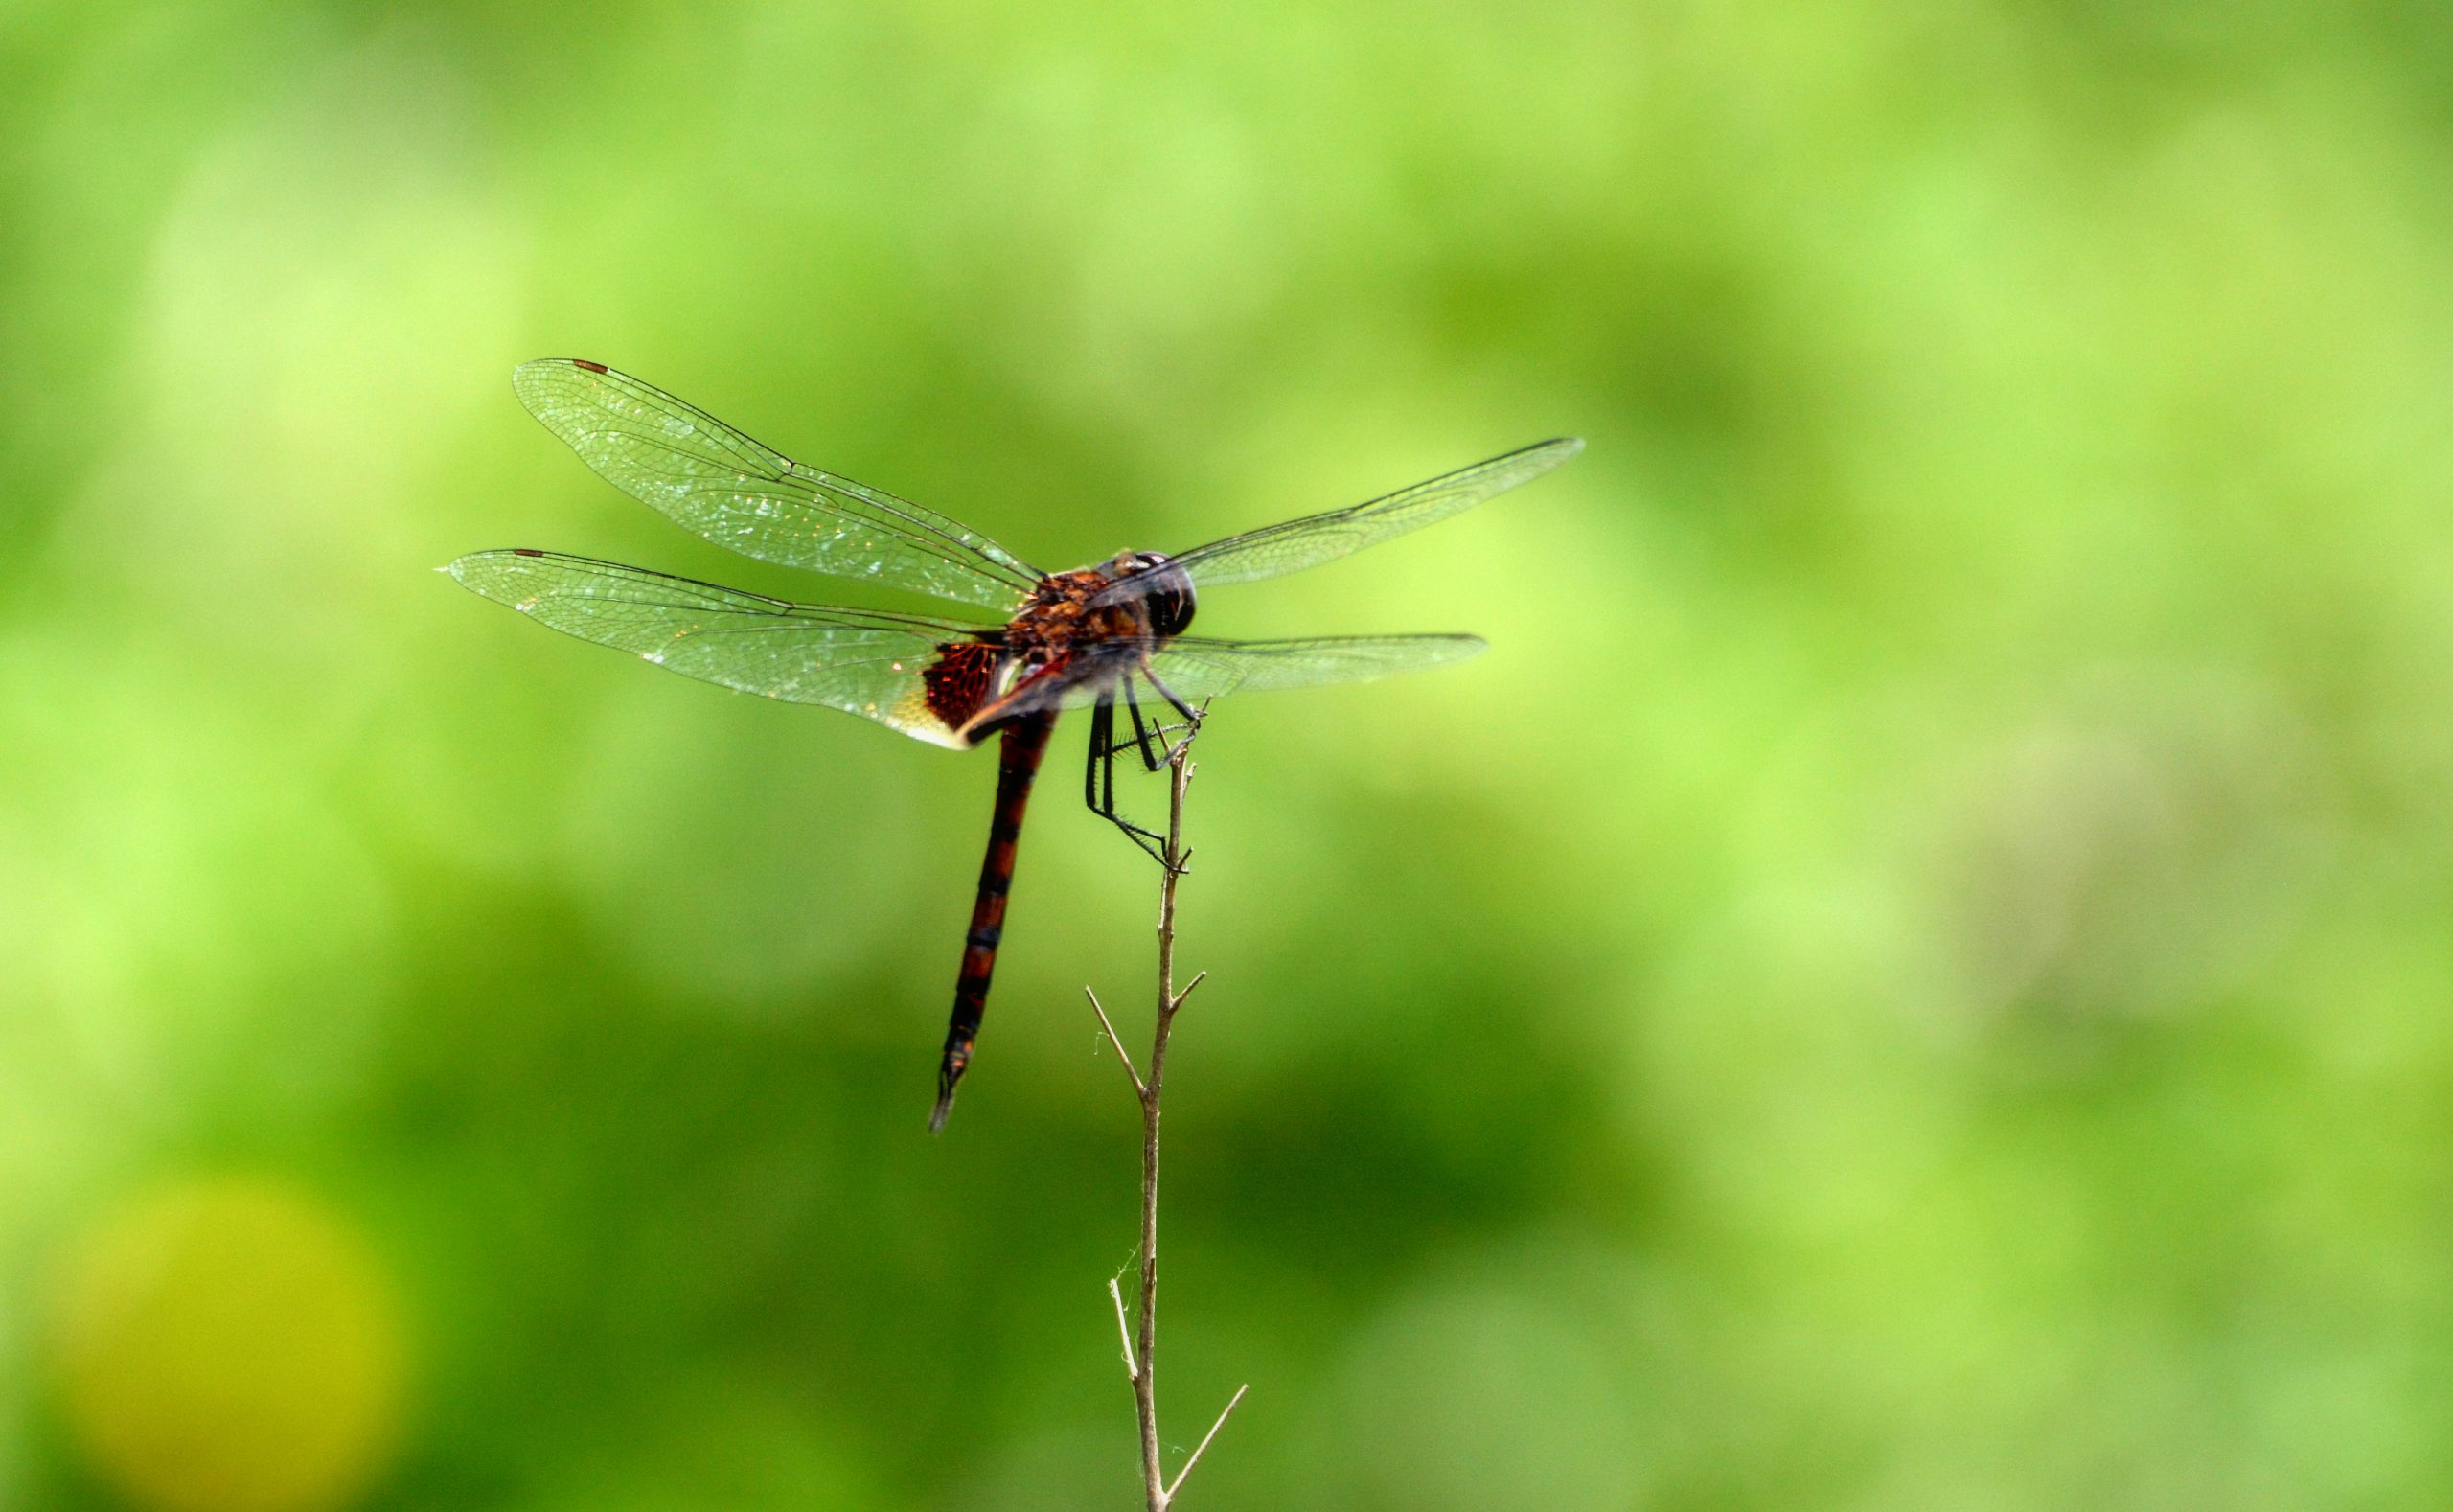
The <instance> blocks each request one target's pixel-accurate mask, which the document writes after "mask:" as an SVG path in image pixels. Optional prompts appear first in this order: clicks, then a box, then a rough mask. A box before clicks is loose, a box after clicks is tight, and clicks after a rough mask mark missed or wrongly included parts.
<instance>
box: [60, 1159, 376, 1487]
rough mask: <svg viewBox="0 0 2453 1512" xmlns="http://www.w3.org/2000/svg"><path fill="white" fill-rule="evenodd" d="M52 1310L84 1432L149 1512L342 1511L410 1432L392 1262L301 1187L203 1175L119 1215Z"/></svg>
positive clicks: (107, 1471)
mask: <svg viewBox="0 0 2453 1512" xmlns="http://www.w3.org/2000/svg"><path fill="white" fill-rule="evenodd" d="M55 1325H56V1326H55V1331H54V1335H53V1343H54V1348H55V1353H56V1358H57V1365H58V1370H59V1378H60V1385H61V1387H62V1392H63V1396H64V1405H65V1407H66V1410H67V1417H68V1419H69V1421H70V1423H71V1424H72V1425H73V1426H74V1428H75V1431H76V1433H77V1436H78V1439H79V1440H80V1443H81V1444H82V1446H83V1448H84V1449H85V1451H86V1453H87V1454H88V1455H90V1457H91V1459H92V1461H93V1464H94V1466H95V1468H96V1469H97V1470H98V1471H99V1472H100V1473H101V1475H102V1476H103V1478H105V1479H107V1480H109V1481H110V1482H111V1483H112V1484H114V1485H115V1486H117V1487H118V1488H119V1489H120V1490H121V1491H122V1492H123V1493H125V1494H126V1496H127V1497H128V1498H129V1499H130V1500H131V1501H134V1502H135V1503H136V1504H137V1505H139V1506H141V1507H145V1508H148V1509H151V1512H332V1509H335V1508H338V1507H341V1506H344V1505H346V1504H347V1503H349V1502H350V1501H353V1500H355V1498H356V1497H358V1496H359V1495H360V1494H361V1493H363V1492H364V1491H365V1490H366V1488H367V1487H368V1486H369V1485H370V1484H371V1483H372V1482H373V1480H374V1478H375V1477H376V1476H377V1475H378V1473H379V1472H380V1471H381V1470H382V1468H383V1466H384V1464H385V1462H386V1461H387V1460H388V1459H389V1458H390V1455H391V1451H392V1449H393V1446H394V1445H395V1444H396V1443H397V1441H398V1438H399V1430H400V1424H401V1399H402V1389H403V1375H404V1368H403V1367H404V1341H403V1336H402V1330H401V1320H400V1314H399V1309H398V1306H397V1303H396V1301H395V1298H394V1296H393V1294H392V1291H391V1289H390V1287H389V1286H388V1285H387V1284H386V1281H385V1278H384V1275H383V1272H382V1268H381V1266H380V1264H379V1263H378V1260H377V1258H376V1256H375V1254H374V1251H373V1250H372V1249H371V1248H370V1247H369V1246H368V1245H367V1244H366V1243H365V1241H364V1240H363V1239H361V1238H360V1237H359V1236H358V1234H357V1233H356V1232H355V1230H354V1229H353V1228H352V1227H351V1226H349V1225H348V1223H347V1221H346V1220H344V1219H342V1218H341V1217H339V1216H338V1215H336V1214H335V1213H333V1212H332V1210H331V1209H330V1208H329V1207H328V1206H326V1205H325V1204H324V1203H320V1202H318V1201H317V1200H316V1199H315V1198H313V1197H312V1196H310V1195H309V1194H307V1193H305V1192H303V1191H300V1190H298V1189H296V1188H294V1187H291V1186H289V1185H287V1184H283V1183H279V1182H275V1181H271V1180H256V1179H247V1178H215V1179H209V1180H193V1181H189V1182H185V1183H182V1184H180V1185H178V1186H176V1187H173V1188H171V1189H169V1190H167V1191H160V1192H156V1193H153V1194H151V1195H149V1196H147V1197H144V1198H141V1199H139V1200H137V1201H135V1202H133V1203H128V1204H126V1206H123V1207H122V1208H120V1209H118V1210H117V1211H115V1212H113V1213H111V1214H109V1215H107V1216H106V1217H105V1218H104V1220H103V1222H102V1223H101V1224H100V1225H99V1226H97V1227H96V1228H95V1229H94V1230H93V1232H92V1233H90V1234H89V1235H88V1236H87V1237H86V1238H85V1239H84V1240H83V1241H82V1242H81V1243H80V1244H79V1245H78V1246H76V1247H75V1248H74V1249H72V1251H71V1252H70V1253H69V1255H68V1256H67V1263H66V1265H65V1267H64V1268H63V1270H62V1271H61V1272H60V1281H59V1289H58V1294H57V1310H56V1313H55Z"/></svg>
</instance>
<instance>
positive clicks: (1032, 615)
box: [921, 551, 1192, 739]
mask: <svg viewBox="0 0 2453 1512" xmlns="http://www.w3.org/2000/svg"><path fill="white" fill-rule="evenodd" d="M1164 560H1165V559H1163V558H1160V557H1157V556H1154V555H1151V554H1147V553H1141V554H1136V553H1134V552H1129V551H1128V552H1119V553H1118V554H1117V555H1116V556H1115V557H1114V558H1113V559H1112V560H1110V561H1105V562H1102V563H1100V564H1099V565H1098V566H1095V567H1083V568H1080V569H1079V570H1077V571H1073V572H1059V573H1054V574H1052V575H1050V576H1048V577H1044V578H1042V579H1041V580H1040V581H1039V584H1038V585H1037V586H1035V587H1033V588H1032V589H1031V593H1030V597H1029V598H1027V599H1025V600H1023V601H1022V605H1021V607H1020V608H1019V609H1017V610H1016V611H1015V613H1014V617H1013V618H1012V619H1011V620H1009V621H1007V622H1006V624H1005V629H1004V631H1003V633H1002V634H1001V635H999V634H997V632H995V631H988V630H983V631H981V632H980V639H979V640H977V641H975V642H967V643H966V642H957V643H954V644H951V645H946V646H942V647H940V648H938V652H939V654H938V658H937V660H936V662H935V663H934V664H933V665H931V666H930V667H928V669H927V670H926V671H924V672H923V673H922V674H921V679H922V682H923V683H924V684H925V687H926V698H927V699H928V709H929V712H930V713H932V714H934V715H936V717H937V718H938V719H939V720H941V721H943V722H945V724H946V727H947V728H949V729H954V730H967V729H968V728H969V726H970V722H971V721H972V720H974V718H976V717H977V716H978V715H979V714H980V712H981V711H982V710H983V709H986V708H987V707H988V706H989V705H990V704H992V703H993V702H995V701H996V699H997V696H998V692H999V689H1000V687H1001V688H1007V689H1010V688H1012V687H1013V686H1015V685H1016V684H1017V683H1018V682H1019V681H1020V679H1021V678H1023V677H1026V676H1030V675H1031V674H1033V673H1035V672H1038V671H1040V670H1041V669H1043V668H1045V669H1062V670H1056V671H1053V672H1051V673H1050V676H1054V677H1056V678H1058V679H1060V680H1065V681H1070V680H1071V678H1072V677H1073V676H1077V675H1078V676H1084V677H1096V676H1100V675H1101V671H1100V669H1101V667H1102V665H1107V666H1112V665H1114V663H1113V662H1112V660H1106V661H1103V659H1102V658H1099V657H1097V656H1096V655H1095V654H1093V653H1096V652H1097V651H1098V649H1099V648H1100V647H1102V646H1109V645H1118V643H1124V642H1137V641H1144V640H1147V639H1150V638H1154V637H1155V638H1160V639H1163V638H1165V637H1167V636H1171V635H1174V634H1176V633H1178V632H1179V631H1181V630H1182V629H1183V628H1184V626H1185V625H1186V624H1187V623H1189V622H1190V620H1191V619H1192V588H1191V584H1188V583H1183V582H1181V576H1180V575H1179V579H1178V581H1176V582H1173V583H1169V582H1167V581H1165V580H1164V578H1163V577H1158V578H1152V579H1151V580H1150V586H1151V590H1152V591H1150V592H1148V593H1134V594H1130V595H1127V596H1125V597H1123V598H1120V599H1118V600H1116V601H1114V602H1112V603H1107V604H1101V603H1097V602H1095V601H1096V600H1097V599H1098V597H1099V595H1100V594H1102V593H1103V592H1105V591H1106V590H1107V589H1108V588H1109V587H1111V586H1112V585H1113V584H1115V583H1116V582H1117V581H1118V580H1119V579H1122V578H1125V577H1128V576H1131V575H1133V574H1135V573H1147V571H1148V569H1149V568H1151V567H1153V566H1156V565H1158V564H1159V563H1161V562H1162V561H1164ZM1154 622H1156V623H1154ZM1118 649H1119V650H1123V649H1124V648H1123V647H1122V646H1120V645H1118ZM986 733H987V732H986V731H985V730H980V731H978V732H977V733H976V734H975V735H974V736H973V737H972V738H973V739H978V738H980V737H982V736H985V735H986Z"/></svg>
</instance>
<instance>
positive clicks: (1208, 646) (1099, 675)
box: [993, 635, 1489, 719]
mask: <svg viewBox="0 0 2453 1512" xmlns="http://www.w3.org/2000/svg"><path fill="white" fill-rule="evenodd" d="M1488 645H1489V642H1487V641H1485V640H1483V639H1482V638H1481V637H1480V636H1479V635H1320V636H1313V637H1310V638H1308V639H1304V640H1208V639H1204V638H1203V637H1201V636H1198V635H1179V636H1176V637H1174V638H1173V639H1164V638H1158V637H1153V638H1150V639H1146V640H1143V639H1126V640H1113V641H1106V642H1102V643H1101V644H1100V645H1099V646H1098V648H1097V649H1096V650H1095V651H1094V652H1091V653H1086V654H1083V655H1078V656H1075V657H1073V658H1071V659H1070V660H1068V661H1066V662H1064V663H1060V664H1058V665H1056V666H1053V667H1050V668H1048V669H1046V670H1045V671H1043V672H1038V673H1034V674H1031V675H1030V676H1025V677H1023V678H1021V679H1020V680H1018V681H1017V682H1016V683H1015V684H1014V686H1013V688H1012V690H1011V691H1010V692H1008V693H1007V694H1006V695H1005V697H1004V698H1003V699H999V700H998V701H997V705H996V707H995V709H994V711H993V713H994V715H995V717H997V718H999V719H1006V718H1011V717H1013V716H1016V715H1021V714H1035V713H1041V712H1043V711H1046V710H1050V709H1078V708H1082V707H1084V706H1086V705H1088V704H1090V703H1094V702H1096V701H1097V700H1098V699H1099V698H1100V697H1101V696H1102V695H1105V694H1109V693H1112V692H1114V691H1115V690H1116V689H1118V688H1120V687H1121V686H1122V685H1123V684H1124V682H1125V681H1126V680H1127V679H1128V678H1131V677H1135V676H1144V673H1143V668H1144V667H1145V665H1146V666H1147V668H1148V670H1149V671H1151V672H1155V673H1157V674H1158V680H1159V681H1161V682H1164V683H1165V684H1166V685H1167V687H1168V688H1169V689H1170V690H1172V691H1173V692H1174V693H1175V695H1176V696H1177V697H1178V698H1180V699H1184V700H1185V701H1186V702H1192V703H1198V702H1199V701H1201V700H1202V699H1218V698H1224V697H1226V695H1227V694H1230V693H1272V692H1276V691H1278V690H1281V689H1286V688H1324V687H1327V686H1329V685H1331V684H1332V683H1340V682H1369V681H1370V680H1371V679H1373V678H1375V677H1387V676H1395V675H1396V674H1398V673H1401V672H1418V671H1420V670H1422V669H1423V668H1426V667H1438V666H1443V665H1445V664H1447V663H1449V662H1452V661H1463V660H1464V659H1465V658H1466V657H1468V656H1473V655H1478V654H1479V653H1481V652H1482V651H1484V650H1485V649H1487V648H1488ZM1142 697H1143V698H1145V699H1146V698H1148V697H1149V693H1148V692H1147V691H1146V690H1145V692H1144V693H1143V694H1142Z"/></svg>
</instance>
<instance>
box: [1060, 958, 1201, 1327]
mask: <svg viewBox="0 0 2453 1512" xmlns="http://www.w3.org/2000/svg"><path fill="white" fill-rule="evenodd" d="M1204 975H1206V973H1204ZM1194 980H1195V982H1196V983H1197V982H1198V981H1199V980H1200V978H1198V977H1196V978H1194ZM1184 991H1186V992H1190V991H1192V989H1191V988H1190V987H1187V988H1185V989H1184ZM1082 995H1083V996H1084V997H1088V998H1089V999H1090V1011H1091V1012H1092V1013H1094V1014H1097V1015H1098V1016H1099V1027H1100V1028H1102V1029H1105V1030H1106V1031H1107V1032H1108V1043H1110V1044H1112V1045H1114V1046H1115V1058H1116V1061H1117V1063H1118V1064H1119V1065H1122V1066H1123V1067H1124V1074H1125V1075H1127V1076H1130V1077H1132V1078H1133V1095H1134V1096H1135V1097H1147V1096H1149V1095H1150V1088H1147V1087H1145V1086H1143V1085H1142V1082H1141V1073H1140V1072H1139V1071H1136V1070H1135V1069H1134V1068H1133V1057H1132V1056H1130V1055H1127V1054H1125V1052H1124V1042H1123V1041H1122V1040H1119V1039H1117V1038H1116V1037H1115V1025H1114V1024H1112V1023H1110V1022H1108V1011H1107V1010H1106V1009H1105V1008H1102V1007H1100V1006H1099V995H1098V994H1097V993H1094V992H1092V991H1090V989H1089V988H1088V987H1085V988H1083V989H1082ZM1118 1305H1119V1306H1121V1305H1122V1304H1121V1303H1119V1304H1118Z"/></svg>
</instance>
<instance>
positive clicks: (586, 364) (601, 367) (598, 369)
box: [571, 357, 605, 373]
mask: <svg viewBox="0 0 2453 1512" xmlns="http://www.w3.org/2000/svg"><path fill="white" fill-rule="evenodd" d="M571 366H573V367H575V368H585V369H587V371H589V372H590V373H602V372H604V371H605V364H604V363H602V362H590V361H589V360H587V358H585V357H573V358H571Z"/></svg>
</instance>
